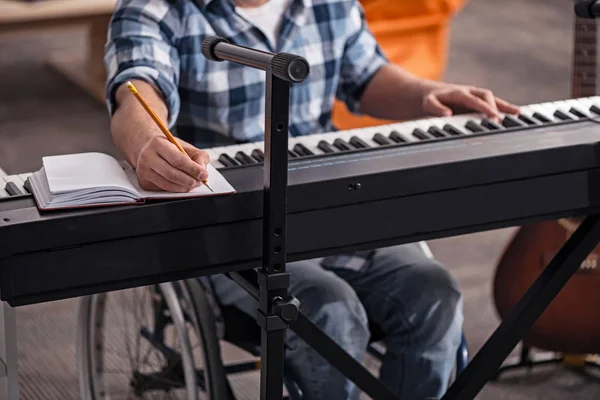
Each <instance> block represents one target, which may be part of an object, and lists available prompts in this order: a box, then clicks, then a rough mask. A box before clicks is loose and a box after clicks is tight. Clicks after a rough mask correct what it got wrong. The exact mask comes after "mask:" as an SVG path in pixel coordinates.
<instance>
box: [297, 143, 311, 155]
mask: <svg viewBox="0 0 600 400" xmlns="http://www.w3.org/2000/svg"><path fill="white" fill-rule="evenodd" d="M294 152H296V153H297V154H298V155H299V156H313V155H314V154H315V153H313V152H312V151H310V150H309V149H307V148H306V147H305V146H304V145H303V144H302V143H297V144H296V145H295V146H294Z"/></svg>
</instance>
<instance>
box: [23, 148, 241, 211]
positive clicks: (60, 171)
mask: <svg viewBox="0 0 600 400" xmlns="http://www.w3.org/2000/svg"><path fill="white" fill-rule="evenodd" d="M42 165H43V166H42V168H41V169H40V170H39V171H37V172H35V173H33V175H31V177H30V178H29V181H30V186H31V191H32V193H33V196H34V197H35V200H36V202H37V204H38V207H39V208H40V209H42V210H56V209H65V208H80V207H96V206H110V205H123V204H141V203H144V202H145V200H149V199H180V198H190V197H201V196H214V195H221V194H227V193H235V189H234V188H233V187H232V186H231V185H230V184H229V182H227V181H226V180H225V178H224V177H223V176H222V175H221V174H220V173H219V171H217V170H216V169H215V168H214V167H213V166H211V165H210V164H209V165H208V167H207V170H208V184H209V185H210V187H211V188H212V190H214V192H211V191H210V189H208V188H207V187H206V186H204V185H201V186H199V187H197V188H195V189H193V190H191V191H190V192H187V193H173V192H159V191H148V190H144V189H142V188H141V187H140V185H139V183H138V179H137V175H136V174H135V171H134V170H133V169H132V168H131V166H130V165H129V164H127V163H125V162H119V161H117V160H116V159H115V158H113V157H111V156H109V155H107V154H103V153H79V154H67V155H59V156H49V157H43V158H42Z"/></svg>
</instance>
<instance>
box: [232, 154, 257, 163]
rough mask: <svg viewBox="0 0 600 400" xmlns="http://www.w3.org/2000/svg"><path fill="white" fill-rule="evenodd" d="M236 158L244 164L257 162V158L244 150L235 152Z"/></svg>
mask: <svg viewBox="0 0 600 400" xmlns="http://www.w3.org/2000/svg"><path fill="white" fill-rule="evenodd" d="M235 159H236V160H237V161H238V162H239V163H240V164H242V165H249V164H256V160H255V159H254V158H252V157H250V156H249V155H248V154H246V153H244V152H243V151H238V152H237V153H235Z"/></svg>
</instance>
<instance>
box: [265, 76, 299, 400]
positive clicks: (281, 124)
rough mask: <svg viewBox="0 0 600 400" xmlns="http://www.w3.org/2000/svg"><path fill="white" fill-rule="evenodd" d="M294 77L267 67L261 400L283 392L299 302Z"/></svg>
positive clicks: (272, 399) (274, 398)
mask: <svg viewBox="0 0 600 400" xmlns="http://www.w3.org/2000/svg"><path fill="white" fill-rule="evenodd" d="M289 97H290V82H287V81H284V80H283V79H280V78H278V77H276V76H274V75H273V74H272V73H271V71H269V70H267V74H266V104H265V150H264V153H265V159H264V170H263V174H264V180H263V184H264V200H263V261H262V262H263V266H262V268H261V269H259V270H258V271H257V273H258V282H259V293H258V294H259V296H258V301H259V309H258V313H257V315H256V321H257V322H258V325H260V327H261V341H260V342H261V359H262V362H261V365H260V370H261V371H260V372H261V380H260V399H261V400H280V399H281V398H282V397H283V361H284V346H285V333H286V329H287V327H288V323H289V322H290V321H291V320H293V319H294V318H295V317H296V314H297V313H298V306H299V302H298V300H297V299H295V298H293V297H288V288H289V286H290V274H289V272H286V234H287V232H286V226H287V175H288V159H287V158H288V154H287V149H288V121H289Z"/></svg>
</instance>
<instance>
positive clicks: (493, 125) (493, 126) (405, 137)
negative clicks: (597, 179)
mask: <svg viewBox="0 0 600 400" xmlns="http://www.w3.org/2000/svg"><path fill="white" fill-rule="evenodd" d="M590 117H592V118H597V117H600V96H594V97H587V98H578V99H569V100H564V101H554V102H546V103H539V104H531V105H527V106H522V107H519V113H518V114H517V115H512V114H507V113H503V112H500V113H499V118H498V122H494V121H492V120H491V119H490V118H487V117H486V116H485V115H482V114H479V113H469V114H462V115H453V116H450V117H440V118H426V119H420V120H413V121H406V122H400V123H395V124H389V125H381V126H376V127H369V128H361V129H352V130H346V131H337V132H327V133H319V134H314V135H307V136H299V137H293V138H290V139H289V148H288V155H289V158H290V160H293V159H298V158H302V157H306V156H311V155H326V154H327V155H331V156H335V155H337V154H339V153H345V152H348V151H355V150H357V149H362V148H365V147H367V148H378V147H382V146H398V145H402V144H406V143H411V142H428V141H433V140H436V139H440V138H447V137H461V136H462V137H466V136H470V135H475V134H478V133H484V132H489V131H501V130H503V129H506V128H519V127H527V126H531V125H552V124H555V123H558V122H561V121H565V120H577V119H580V118H590ZM263 149H264V142H253V143H247V144H241V145H233V146H224V147H214V148H210V149H205V150H206V151H207V152H208V154H209V155H210V159H211V163H212V164H213V166H214V167H215V168H224V167H237V166H242V165H249V164H257V163H262V161H263V158H264V153H263Z"/></svg>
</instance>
